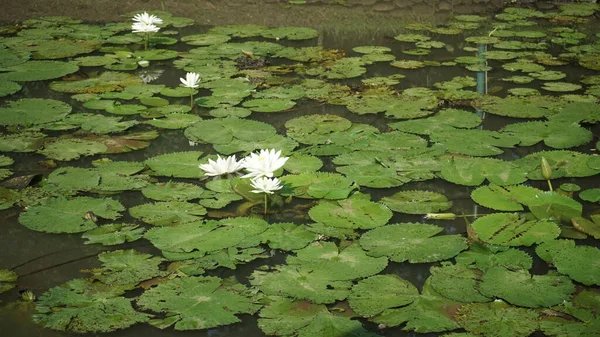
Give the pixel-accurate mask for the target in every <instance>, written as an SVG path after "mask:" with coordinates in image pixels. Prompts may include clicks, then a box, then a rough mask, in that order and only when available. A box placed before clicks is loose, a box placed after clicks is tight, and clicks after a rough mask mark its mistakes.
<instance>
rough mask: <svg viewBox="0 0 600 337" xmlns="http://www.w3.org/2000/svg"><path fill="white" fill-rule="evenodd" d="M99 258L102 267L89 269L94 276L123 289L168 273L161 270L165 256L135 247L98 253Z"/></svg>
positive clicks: (131, 287)
mask: <svg viewBox="0 0 600 337" xmlns="http://www.w3.org/2000/svg"><path fill="white" fill-rule="evenodd" d="M98 260H100V262H102V267H101V268H94V269H91V270H89V271H88V272H90V273H92V278H93V279H95V280H98V281H100V282H102V283H104V284H106V285H111V286H118V287H122V288H123V289H133V288H135V287H136V286H137V285H138V284H139V283H140V282H141V281H145V280H149V279H151V278H153V277H157V276H162V275H165V274H166V272H162V271H160V270H159V265H160V264H161V263H162V262H163V261H164V260H163V258H161V257H158V256H152V255H150V254H143V253H140V252H138V251H135V250H133V249H129V250H115V251H111V252H103V253H100V254H99V255H98Z"/></svg>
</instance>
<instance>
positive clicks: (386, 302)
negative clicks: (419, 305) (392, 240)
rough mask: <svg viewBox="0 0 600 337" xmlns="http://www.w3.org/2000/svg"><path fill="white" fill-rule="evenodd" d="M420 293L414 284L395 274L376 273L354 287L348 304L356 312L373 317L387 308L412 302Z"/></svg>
mask: <svg viewBox="0 0 600 337" xmlns="http://www.w3.org/2000/svg"><path fill="white" fill-rule="evenodd" d="M418 295H419V291H418V290H417V288H416V287H415V286H414V285H412V284H411V283H410V282H408V281H406V280H404V279H402V278H400V277H398V276H396V275H394V274H384V275H375V276H371V277H369V278H366V279H364V280H361V281H359V282H358V283H357V284H355V285H354V286H353V287H352V292H351V293H350V296H348V304H350V307H351V308H352V310H353V311H354V312H355V313H357V314H359V315H361V316H363V317H372V316H375V315H378V314H380V313H381V312H382V311H384V310H385V309H389V308H397V307H402V306H405V305H407V304H410V303H412V302H413V301H414V300H415V298H416V297H417V296H418Z"/></svg>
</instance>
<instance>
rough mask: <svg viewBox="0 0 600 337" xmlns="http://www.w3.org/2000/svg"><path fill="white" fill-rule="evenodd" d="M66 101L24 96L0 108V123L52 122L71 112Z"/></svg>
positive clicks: (27, 123) (33, 123)
mask: <svg viewBox="0 0 600 337" xmlns="http://www.w3.org/2000/svg"><path fill="white" fill-rule="evenodd" d="M71 109H72V108H71V106H70V105H69V104H67V103H64V102H61V101H57V100H53V99H43V98H24V99H20V100H18V101H10V102H8V106H7V107H3V108H0V125H4V126H9V125H21V126H28V125H37V124H44V123H49V122H54V121H57V120H60V119H62V118H64V117H65V116H66V115H68V114H69V113H70V112H71Z"/></svg>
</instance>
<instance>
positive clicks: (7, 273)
mask: <svg viewBox="0 0 600 337" xmlns="http://www.w3.org/2000/svg"><path fill="white" fill-rule="evenodd" d="M17 278H18V276H17V273H15V272H14V271H11V270H7V269H0V294H1V293H3V292H5V291H8V290H10V289H12V288H14V287H15V286H16V284H15V282H17Z"/></svg>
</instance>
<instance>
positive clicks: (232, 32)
mask: <svg viewBox="0 0 600 337" xmlns="http://www.w3.org/2000/svg"><path fill="white" fill-rule="evenodd" d="M267 29H268V28H267V27H265V26H259V25H225V26H217V27H213V28H211V29H210V30H209V31H208V32H209V33H210V34H223V35H229V36H233V37H255V36H260V35H261V34H262V32H263V31H265V30H267Z"/></svg>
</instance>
